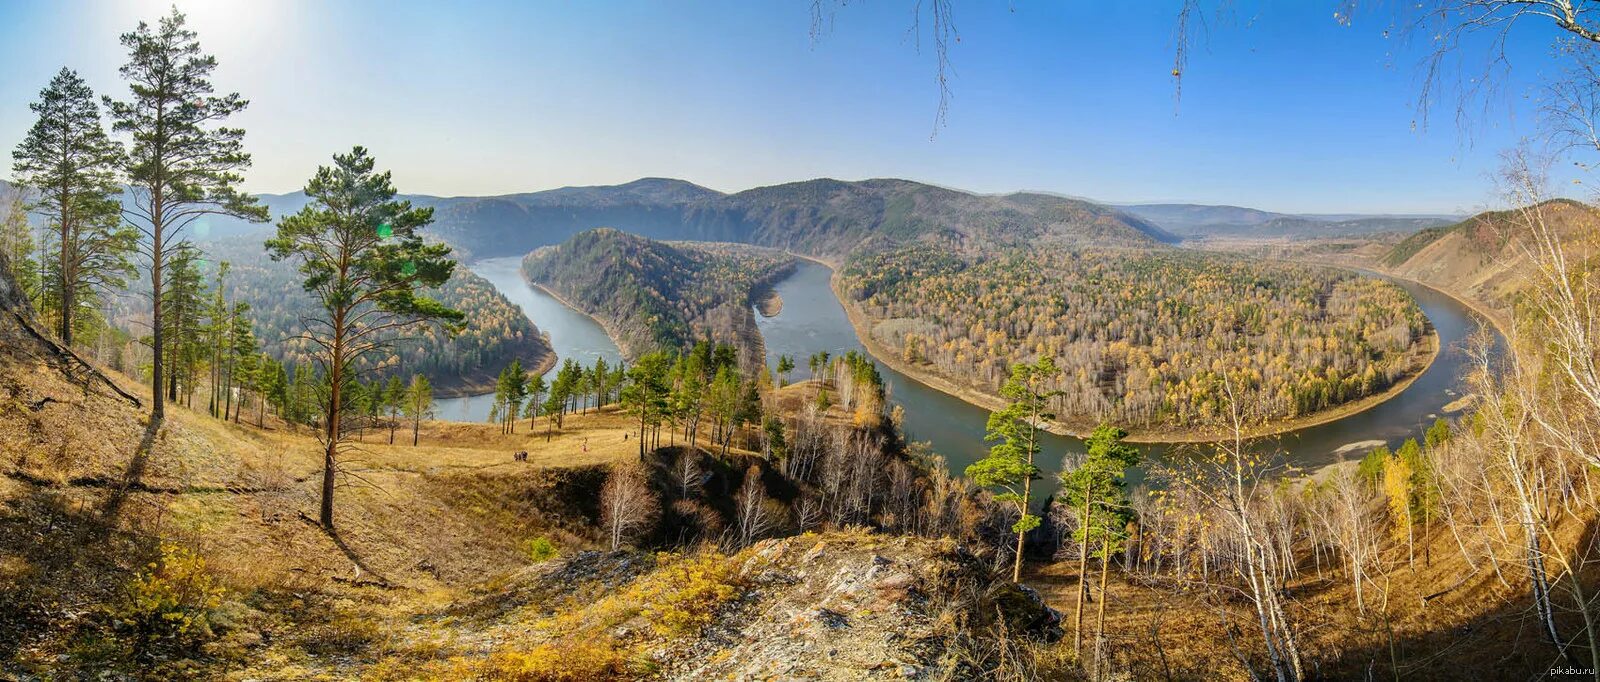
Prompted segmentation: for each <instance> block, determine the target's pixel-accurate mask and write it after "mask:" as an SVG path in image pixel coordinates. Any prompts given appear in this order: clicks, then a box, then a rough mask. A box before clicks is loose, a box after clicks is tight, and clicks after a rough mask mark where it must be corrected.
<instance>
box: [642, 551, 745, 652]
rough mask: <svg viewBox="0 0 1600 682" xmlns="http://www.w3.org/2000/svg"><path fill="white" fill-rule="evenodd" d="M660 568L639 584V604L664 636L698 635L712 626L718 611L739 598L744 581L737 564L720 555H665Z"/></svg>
mask: <svg viewBox="0 0 1600 682" xmlns="http://www.w3.org/2000/svg"><path fill="white" fill-rule="evenodd" d="M659 562H660V563H659V568H657V569H656V571H655V573H654V574H652V575H650V576H648V577H647V578H646V579H644V580H640V581H639V582H638V583H635V584H634V586H633V588H632V589H631V590H630V591H631V592H634V595H633V597H634V600H635V603H639V604H643V605H644V611H643V613H644V617H645V619H646V620H648V621H650V625H651V626H653V627H654V628H655V630H656V633H657V634H659V635H661V636H663V637H669V638H671V637H679V636H684V635H690V634H694V633H697V632H699V631H700V628H702V627H704V626H705V625H707V624H709V623H710V622H711V620H712V618H713V617H714V616H715V615H716V613H717V610H718V608H719V607H721V606H722V605H723V604H726V603H728V602H730V601H732V600H734V599H735V598H737V597H738V596H739V593H740V588H741V587H742V586H743V584H744V580H743V579H742V578H741V577H740V576H739V574H738V570H737V569H736V568H735V562H733V561H730V560H728V559H727V558H726V557H723V556H722V555H720V554H712V553H707V554H702V555H699V556H693V557H675V556H672V555H661V556H660V558H659Z"/></svg>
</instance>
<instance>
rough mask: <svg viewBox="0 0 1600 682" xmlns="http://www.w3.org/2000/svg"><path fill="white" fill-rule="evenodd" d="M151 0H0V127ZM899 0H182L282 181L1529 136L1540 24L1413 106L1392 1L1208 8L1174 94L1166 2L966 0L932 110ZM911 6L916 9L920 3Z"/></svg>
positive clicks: (1108, 170) (862, 169)
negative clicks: (822, 17)
mask: <svg viewBox="0 0 1600 682" xmlns="http://www.w3.org/2000/svg"><path fill="white" fill-rule="evenodd" d="M170 4H171V3H170V2H169V1H168V0H140V1H119V2H113V1H111V0H104V1H95V0H69V1H62V2H46V1H43V0H40V1H28V0H0V64H4V65H5V66H4V67H3V69H4V70H3V73H4V77H3V78H0V148H5V149H10V148H13V147H14V146H15V145H16V143H17V141H18V140H20V139H21V137H22V135H23V133H24V132H25V131H26V129H27V126H28V125H29V124H30V122H31V114H30V112H29V111H28V109H27V105H28V102H30V101H32V100H33V99H34V98H35V96H36V95H37V92H38V90H39V88H40V87H42V86H43V85H44V83H45V82H46V81H47V80H48V79H49V77H50V75H51V74H52V73H54V71H55V70H56V69H58V68H60V67H61V66H62V65H67V66H71V67H73V68H75V69H78V70H79V71H80V72H82V73H83V74H84V75H85V77H86V78H88V80H89V81H90V83H91V85H93V86H94V87H95V88H96V89H97V90H98V91H100V92H107V93H111V94H113V95H115V96H121V95H122V94H123V93H124V92H125V86H123V85H122V84H121V83H119V82H118V80H117V78H116V68H117V66H118V65H120V64H121V63H122V61H123V54H122V52H121V48H120V46H119V45H118V44H117V35H118V34H119V33H121V32H123V31H127V30H129V29H131V28H132V27H133V26H134V24H135V23H136V22H137V21H138V20H139V19H140V18H145V19H149V20H154V19H155V18H156V17H157V16H159V15H160V14H162V13H163V12H165V10H166V8H167V7H168V6H170ZM915 4H916V3H915V2H914V1H913V0H878V1H876V2H866V3H863V2H852V3H849V4H848V5H846V6H843V7H838V8H837V9H836V10H835V11H834V12H833V13H832V19H831V21H830V22H829V24H830V25H831V29H830V30H828V31H827V32H826V33H825V35H823V36H822V37H821V39H820V40H819V41H816V42H815V43H813V41H812V39H811V31H810V28H811V20H810V8H811V3H810V2H809V0H782V1H779V0H757V1H755V2H751V1H749V0H743V1H737V0H733V1H727V2H711V1H707V2H686V3H677V2H648V1H640V2H592V3H591V2H514V1H506V2H487V1H486V2H475V3H455V4H452V5H450V6H449V9H445V8H443V7H441V6H439V5H437V4H436V3H421V2H418V3H405V2H376V1H374V2H313V1H310V0H306V1H297V0H283V1H281V2H272V1H269V0H259V1H254V2H243V1H239V2H228V1H226V0H210V1H206V2H202V1H194V2H188V1H182V0H180V1H179V2H178V3H177V5H178V6H179V7H180V8H181V9H184V10H185V11H187V12H188V13H189V14H190V18H191V23H192V24H193V26H194V27H195V28H196V29H197V30H198V31H199V32H200V39H201V44H202V47H203V48H204V49H206V50H207V51H209V52H211V53H213V54H215V55H216V56H217V58H218V59H219V61H220V63H221V64H220V66H219V68H218V71H217V77H216V80H217V84H218V86H219V88H221V89H226V90H236V91H239V92H240V93H242V94H243V95H245V96H246V97H247V98H249V99H250V100H251V101H252V105H251V108H250V110H249V111H247V112H246V113H244V114H243V115H241V116H239V117H237V118H236V119H235V123H237V124H238V125H240V126H242V127H244V128H246V129H247V130H248V131H249V134H248V136H247V138H246V143H247V146H248V148H249V149H250V150H251V151H252V152H253V153H254V155H255V160H256V164H255V167H254V168H253V169H252V170H251V171H250V172H249V173H248V176H247V177H248V179H247V188H248V189H250V190H253V191H259V192H283V191H291V190H294V189H297V188H299V187H300V186H301V185H302V184H303V183H304V181H305V179H306V178H307V177H308V176H309V175H310V174H311V172H312V170H313V169H314V168H315V166H316V165H317V164H319V163H323V162H325V161H326V159H328V157H329V156H330V155H331V154H332V153H334V152H336V151H343V150H346V149H348V148H349V147H350V146H351V145H353V144H358V143H359V144H363V145H366V146H368V147H369V148H371V149H372V150H373V153H374V154H375V155H376V156H377V157H378V161H379V163H380V164H381V165H382V166H385V167H388V168H391V169H393V171H394V173H395V178H396V183H397V184H398V185H399V186H400V189H401V190H402V191H406V192H416V193H427V194H442V195H462V194H499V193H508V192H519V191H532V190H538V189H546V188H551V187H558V186H563V185H578V184H609V183H617V182H626V181H628V180H632V179H635V178H638V177H642V176H669V177H679V178H684V179H687V180H690V181H693V182H697V183H700V184H703V185H706V186H709V187H713V188H716V189H720V190H725V191H733V190H740V189H745V188H749V187H753V186H759V185H765V184H772V183H778V182H787V181H792V180H801V179H807V178H813V177H822V176H829V177H838V178H844V179H858V178H867V177H885V176H891V177H904V178H910V179H915V180H921V181H926V182H933V183H938V184H942V185H947V186H953V187H959V188H963V189H969V190H974V191H981V192H1000V191H1010V190H1018V189H1029V190H1046V191H1052V192H1060V193H1065V194H1072V195H1079V196H1087V197H1092V198H1096V199H1101V200H1106V201H1153V200H1172V201H1194V202H1201V203H1228V204H1237V205H1246V206H1254V207H1259V208H1264V209H1269V210H1280V211H1291V212H1467V211H1472V210H1475V209H1478V208H1481V207H1483V206H1486V205H1490V204H1493V203H1494V201H1493V200H1494V188H1493V183H1492V181H1491V177H1492V175H1493V173H1494V171H1495V170H1496V168H1497V167H1498V163H1499V162H1498V158H1499V154H1500V153H1501V152H1502V151H1504V150H1505V149H1507V148H1510V147H1512V146H1514V145H1516V144H1517V143H1518V141H1519V140H1521V139H1524V138H1530V137H1531V138H1535V139H1536V138H1537V133H1538V129H1537V128H1536V127H1535V125H1534V123H1535V121H1534V118H1535V114H1536V98H1537V95H1538V90H1537V88H1536V83H1537V80H1538V79H1539V77H1540V76H1541V75H1542V74H1543V73H1545V72H1546V71H1548V70H1550V69H1552V68H1554V66H1553V65H1554V63H1555V62H1554V61H1553V60H1552V59H1551V57H1550V47H1549V46H1550V34H1549V33H1548V32H1542V31H1540V30H1538V29H1536V28H1534V27H1532V26H1531V25H1530V26H1529V27H1528V30H1523V31H1520V32H1519V33H1518V34H1517V35H1516V36H1515V41H1514V43H1513V45H1512V54H1511V56H1512V59H1513V65H1514V66H1515V69H1516V71H1515V75H1516V78H1517V79H1515V80H1506V81H1504V82H1503V83H1502V87H1501V89H1500V91H1499V92H1498V94H1496V95H1495V96H1493V97H1491V98H1490V99H1488V100H1487V101H1485V100H1479V101H1477V102H1476V103H1475V105H1474V109H1473V112H1474V116H1473V117H1472V123H1471V125H1470V126H1469V127H1467V128H1462V127H1459V126H1458V125H1456V123H1455V121H1454V119H1453V115H1452V113H1453V112H1452V111H1451V109H1452V107H1453V101H1447V102H1446V103H1445V104H1446V106H1445V107H1444V108H1443V109H1441V110H1440V111H1439V114H1440V115H1439V116H1437V117H1436V118H1435V120H1434V122H1433V123H1432V124H1431V125H1429V126H1427V127H1425V128H1424V127H1418V126H1414V122H1415V120H1416V108H1415V101H1416V97H1417V94H1418V92H1419V87H1420V81H1421V79H1420V72H1419V71H1418V69H1417V66H1418V63H1419V60H1420V58H1421V56H1422V54H1421V52H1420V51H1419V50H1417V49H1413V48H1408V46H1407V45H1406V44H1405V43H1404V42H1403V41H1401V40H1399V39H1398V38H1393V37H1390V38H1386V37H1385V36H1384V29H1385V28H1388V26H1387V24H1388V21H1387V17H1383V16H1377V15H1375V14H1374V15H1371V16H1368V15H1357V17H1356V21H1355V22H1354V24H1353V25H1352V26H1348V27H1346V26H1341V25H1339V24H1338V23H1336V22H1335V21H1334V20H1333V18H1332V9H1333V6H1334V5H1335V4H1336V3H1333V2H1320V1H1315V0H1307V1H1305V2H1299V1H1296V2H1272V1H1267V0H1263V1H1261V2H1250V1H1248V0H1241V1H1237V2H1230V3H1224V4H1231V5H1232V6H1234V7H1236V8H1237V9H1236V11H1234V12H1233V13H1232V14H1231V15H1230V16H1226V17H1212V19H1211V21H1210V22H1208V32H1207V33H1208V37H1207V38H1206V39H1204V40H1203V42H1201V43H1199V44H1197V45H1196V46H1195V49H1194V51H1193V53H1192V56H1191V58H1190V62H1189V66H1188V68H1187V69H1186V71H1185V77H1184V80H1183V96H1182V99H1181V102H1178V101H1176V100H1175V97H1174V95H1175V93H1174V83H1173V78H1172V76H1171V73H1170V71H1171V69H1172V58H1173V49H1174V34H1175V31H1176V21H1175V17H1176V3H1174V2H1128V3H1076V2H1036V3H1027V2H1022V1H1021V0H1017V1H1016V2H1013V3H1010V5H1011V7H1008V5H1007V3H995V2H978V1H962V0H957V6H956V12H957V14H956V24H957V27H958V28H959V30H960V35H961V42H960V43H959V44H957V45H955V46H954V47H953V48H952V50H951V52H950V57H951V59H952V61H953V62H954V68H955V76H954V78H953V80H952V83H951V88H952V90H953V93H954V97H953V99H952V100H951V103H950V109H949V115H948V120H947V124H946V125H945V126H944V127H942V128H940V129H939V130H938V132H937V135H932V136H930V133H932V132H934V127H933V121H934V114H935V110H936V106H937V102H938V90H937V88H936V85H935V83H934V74H935V64H934V55H933V52H932V50H931V49H930V45H929V43H928V40H927V36H926V35H924V40H923V49H922V50H920V51H919V50H918V49H917V47H916V45H915V44H914V42H913V41H912V40H911V38H910V31H909V29H910V26H911V20H912V14H911V12H912V7H913V6H914V5H915ZM926 27H927V17H924V28H926Z"/></svg>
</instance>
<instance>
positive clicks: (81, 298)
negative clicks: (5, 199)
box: [12, 68, 137, 346]
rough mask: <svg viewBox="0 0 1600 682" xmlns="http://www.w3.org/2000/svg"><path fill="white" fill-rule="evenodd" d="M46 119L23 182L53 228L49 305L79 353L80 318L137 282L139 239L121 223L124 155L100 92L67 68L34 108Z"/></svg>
mask: <svg viewBox="0 0 1600 682" xmlns="http://www.w3.org/2000/svg"><path fill="white" fill-rule="evenodd" d="M28 106H29V108H30V109H32V110H33V113H34V114H35V115H37V116H38V119H37V120H36V121H34V124H33V127H32V128H30V129H29V130H28V134H27V136H26V137H25V138H23V140H22V143H21V144H19V145H17V149H16V151H14V152H12V158H13V159H14V164H13V166H12V170H13V171H14V172H15V173H16V177H17V180H18V181H19V182H21V183H22V184H23V185H25V186H27V187H29V188H31V189H32V190H33V192H34V194H35V197H36V199H35V201H34V202H33V204H32V207H31V208H32V210H33V212H34V213H36V214H38V215H40V216H42V217H43V218H44V219H45V222H46V224H47V225H48V227H49V233H48V234H49V238H48V247H49V254H48V258H46V259H45V262H44V268H45V273H46V275H47V277H48V279H49V282H48V285H47V288H46V289H44V293H45V294H47V295H46V296H44V297H43V298H44V301H45V302H46V307H47V308H48V312H49V313H50V317H51V318H52V319H53V320H54V321H55V322H56V333H57V334H58V335H59V336H60V337H61V342H62V343H63V344H64V345H67V346H71V345H72V340H73V332H74V331H75V330H76V329H78V328H80V326H81V325H80V323H79V319H78V317H79V311H80V310H82V309H83V308H85V307H86V306H89V305H92V304H93V303H94V301H95V298H96V294H97V293H99V291H101V290H103V289H106V288H120V287H122V286H124V285H125V282H124V279H125V278H126V277H128V276H131V275H132V274H133V266H132V264H131V263H130V262H129V260H128V256H129V254H130V253H131V252H132V251H133V249H134V246H135V244H136V239H137V235H136V234H135V233H134V231H133V230H132V229H131V228H129V227H127V226H125V225H123V224H122V221H121V220H120V219H119V217H118V216H119V212H120V207H119V205H118V204H117V199H116V195H117V193H118V192H119V188H118V187H117V179H116V167H117V162H118V160H119V159H120V158H121V156H122V150H121V148H120V147H119V146H118V145H117V144H116V143H115V142H112V141H111V138H110V137H108V136H107V135H106V131H105V127H104V126H103V125H102V124H101V120H100V107H99V105H97V104H96V103H95V97H94V91H93V90H91V89H89V86H88V84H86V83H84V82H83V79H82V78H80V77H79V76H78V74H77V73H76V72H74V71H72V70H71V69H67V68H62V69H61V71H60V72H58V73H57V74H56V75H55V77H54V78H51V79H50V84H49V85H46V86H45V88H44V90H42V91H40V92H39V101H37V102H34V103H33V104H30V105H28Z"/></svg>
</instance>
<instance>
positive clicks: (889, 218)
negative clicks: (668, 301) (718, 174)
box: [205, 178, 1176, 260]
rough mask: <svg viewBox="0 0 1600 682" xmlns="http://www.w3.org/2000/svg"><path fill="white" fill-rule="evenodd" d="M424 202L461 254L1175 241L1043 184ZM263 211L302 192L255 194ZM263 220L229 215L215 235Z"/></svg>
mask: <svg viewBox="0 0 1600 682" xmlns="http://www.w3.org/2000/svg"><path fill="white" fill-rule="evenodd" d="M404 198H406V199H409V200H410V201H411V202H412V203H413V204H416V205H418V206H431V207H433V209H434V224H433V225H432V226H430V227H429V231H430V232H431V233H432V234H433V235H434V236H436V237H438V238H440V239H443V240H445V241H448V242H450V243H451V244H453V245H455V246H456V248H457V250H458V253H459V255H460V256H461V257H462V258H463V259H465V260H472V259H476V258H484V257H491V256H510V255H520V254H524V253H527V252H528V251H531V250H533V249H535V248H538V247H540V246H548V245H551V244H557V243H560V242H561V241H563V240H565V239H567V238H568V237H571V236H573V235H575V234H577V233H579V232H583V231H585V230H589V229H593V228H597V227H615V228H617V229H620V230H625V231H627V232H631V233H634V234H639V235H643V236H646V237H650V238H652V239H660V240H690V241H724V242H740V243H746V244H755V245H759V246H772V247H778V248H784V249H791V250H794V251H798V252H803V253H806V254H809V255H813V256H823V257H830V258H842V257H843V256H846V255H849V254H851V253H854V252H857V251H860V250H862V249H863V248H871V247H875V246H882V247H890V246H895V245H901V244H906V243H912V242H918V241H934V242H940V243H944V244H949V245H963V246H972V245H987V244H991V243H1004V244H1019V243H1031V242H1046V243H1061V244H1073V245H1091V244H1092V245H1102V246H1152V245H1156V244H1159V243H1162V242H1171V241H1176V238H1175V237H1173V236H1172V235H1170V234H1168V233H1167V232H1165V231H1164V230H1162V229H1161V228H1160V227H1157V226H1156V225H1155V224H1153V223H1151V222H1149V221H1146V220H1144V219H1141V218H1138V217H1135V216H1132V215H1129V214H1127V213H1124V212H1122V211H1119V210H1117V209H1114V208H1110V207H1107V206H1102V205H1100V204H1096V203H1093V202H1089V201H1084V200H1081V199H1071V198H1065V197H1057V196H1051V195H1045V194H1028V193H1018V194H1007V195H979V194H972V193H968V192H962V191H959V190H952V189H945V188H942V187H935V186H933V185H925V184H921V183H916V182H911V181H907V180H893V179H879V180H862V181H855V182H847V181H842V180H830V179H820V180H808V181H805V182H794V183H787V184H782V185H773V186H770V187H758V188H756V189H751V190H746V191H743V192H738V193H735V194H723V193H721V192H717V191H715V190H711V189H707V188H705V187H701V186H699V185H695V184H693V183H689V182H685V181H683V180H673V179H666V178H644V179H641V180H635V181H633V182H630V183H627V184H622V185H608V186H595V187H563V188H560V189H553V190H548V191H543V192H531V193H526V194H508V195H503V196H492V197H433V196H424V195H410V196H406V197H404ZM262 199H263V202H264V203H266V204H267V205H268V207H269V208H270V209H271V211H272V214H273V217H274V218H277V217H279V216H281V215H284V214H287V213H292V212H293V211H295V210H298V209H299V206H300V205H302V204H304V202H305V196H304V195H303V194H300V193H298V192H296V193H292V194H280V195H263V197H262ZM269 229H270V227H269V226H266V225H252V224H249V223H243V222H241V221H234V220H228V219H217V220H213V221H211V222H210V223H208V225H207V226H206V227H205V230H206V231H208V232H210V233H212V234H216V235H220V236H231V235H237V234H248V233H257V232H265V231H266V230H269Z"/></svg>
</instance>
